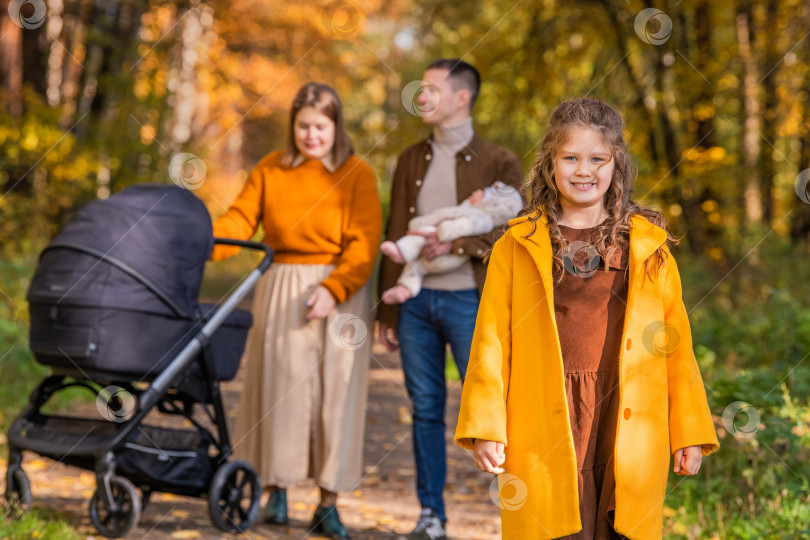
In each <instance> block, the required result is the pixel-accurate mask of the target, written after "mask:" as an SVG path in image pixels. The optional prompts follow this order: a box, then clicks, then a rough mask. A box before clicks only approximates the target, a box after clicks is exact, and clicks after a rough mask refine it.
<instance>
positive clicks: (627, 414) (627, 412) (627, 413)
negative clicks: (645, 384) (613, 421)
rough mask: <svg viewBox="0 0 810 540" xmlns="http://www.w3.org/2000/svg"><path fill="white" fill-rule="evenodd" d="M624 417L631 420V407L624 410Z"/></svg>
mask: <svg viewBox="0 0 810 540" xmlns="http://www.w3.org/2000/svg"><path fill="white" fill-rule="evenodd" d="M624 419H625V420H630V409H629V408H628V409H625V410H624Z"/></svg>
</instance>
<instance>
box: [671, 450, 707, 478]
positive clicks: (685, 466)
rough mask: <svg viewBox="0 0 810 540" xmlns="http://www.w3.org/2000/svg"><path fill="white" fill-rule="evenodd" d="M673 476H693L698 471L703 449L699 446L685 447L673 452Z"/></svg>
mask: <svg viewBox="0 0 810 540" xmlns="http://www.w3.org/2000/svg"><path fill="white" fill-rule="evenodd" d="M674 457H675V468H674V471H675V474H677V475H678V476H694V475H696V474H697V473H698V471H699V470H700V464H701V462H702V461H703V449H702V448H701V447H700V446H687V447H686V448H680V449H678V450H676V451H675V456H674Z"/></svg>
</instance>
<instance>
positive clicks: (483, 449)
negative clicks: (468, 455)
mask: <svg viewBox="0 0 810 540" xmlns="http://www.w3.org/2000/svg"><path fill="white" fill-rule="evenodd" d="M474 452H475V464H476V465H478V468H479V469H481V470H482V471H484V472H489V473H495V474H501V473H502V472H503V471H504V469H503V467H501V465H503V462H504V461H506V454H504V451H503V443H500V442H495V441H487V440H484V439H476V440H475V446H474Z"/></svg>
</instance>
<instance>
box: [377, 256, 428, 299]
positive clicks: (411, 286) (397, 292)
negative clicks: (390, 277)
mask: <svg viewBox="0 0 810 540" xmlns="http://www.w3.org/2000/svg"><path fill="white" fill-rule="evenodd" d="M422 277H423V269H422V265H421V262H415V263H408V264H406V265H405V268H404V269H403V270H402V274H400V276H399V280H397V284H396V285H394V286H393V287H391V288H390V289H388V290H387V291H385V292H383V293H382V301H383V302H384V303H386V304H401V303H403V302H404V301H406V300H409V299H411V298H413V297H414V296H416V295H417V294H419V291H421V290H422Z"/></svg>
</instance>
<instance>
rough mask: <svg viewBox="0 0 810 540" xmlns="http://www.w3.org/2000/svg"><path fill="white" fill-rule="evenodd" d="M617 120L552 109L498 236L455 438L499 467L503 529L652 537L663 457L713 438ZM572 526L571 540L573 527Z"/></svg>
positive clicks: (661, 249) (652, 220)
mask: <svg viewBox="0 0 810 540" xmlns="http://www.w3.org/2000/svg"><path fill="white" fill-rule="evenodd" d="M622 124H623V122H622V118H621V116H620V115H619V114H618V112H616V110H615V109H613V108H612V107H610V106H608V105H607V104H605V103H603V102H600V101H597V100H593V99H588V98H577V99H573V100H570V101H567V102H565V103H563V104H561V105H559V106H558V107H557V108H556V109H555V110H554V112H553V113H552V115H551V119H550V126H549V129H548V132H547V133H546V135H545V136H544V138H543V140H542V142H541V148H540V153H539V157H538V159H537V162H536V164H535V165H534V167H533V170H532V174H531V177H530V179H529V186H528V187H529V189H530V192H531V204H530V206H529V208H528V209H527V210H526V211H525V215H523V216H522V217H519V218H517V219H514V220H512V221H511V222H510V224H509V225H510V227H509V229H508V230H507V232H506V233H505V234H504V236H503V237H502V238H501V239H500V240H499V241H498V242H497V243H496V244H495V247H494V248H493V251H492V256H491V258H490V261H489V267H488V270H487V280H486V285H485V286H484V291H483V295H482V297H481V304H480V308H479V310H478V319H477V322H476V327H475V335H474V338H473V344H472V352H471V354H470V363H469V368H468V371H467V377H466V380H465V383H464V390H463V395H462V403H461V412H460V415H459V420H458V427H457V430H456V435H455V439H456V442H457V443H458V444H459V445H460V446H462V447H464V448H467V449H470V450H474V453H475V460H476V464H477V465H478V466H479V468H481V469H482V470H483V471H486V472H492V473H497V474H500V476H499V484H500V490H499V491H500V493H499V494H500V502H501V504H500V506H501V518H502V523H503V538H505V539H515V540H534V539H545V538H560V537H567V538H577V539H578V540H580V539H582V540H584V539H591V538H622V537H627V538H631V539H655V538H661V535H662V521H663V503H664V498H665V495H666V483H667V476H668V467H669V459H670V455H672V456H673V458H674V471H675V472H676V473H677V474H679V475H683V476H691V475H694V474H696V473H697V472H698V470H699V468H700V464H701V461H702V459H703V456H706V455H708V454H710V453H712V452H714V451H715V450H717V448H718V443H717V437H716V434H715V430H714V426H713V423H712V418H711V414H710V412H709V407H708V403H707V400H706V393H705V390H704V387H703V381H702V379H701V376H700V372H699V370H698V366H697V363H696V361H695V357H694V353H693V349H692V338H691V333H690V329H689V321H688V319H687V313H686V309H685V307H684V304H683V300H682V297H681V281H680V277H679V275H678V269H677V266H676V264H675V260H674V259H673V257H672V255H671V254H670V252H669V246H671V245H673V244H674V243H675V239H674V238H673V237H672V236H670V235H669V234H668V233H667V232H666V230H665V224H664V218H663V216H662V215H661V214H660V213H659V212H657V211H655V210H653V209H650V208H645V207H643V206H640V205H638V204H637V203H636V202H634V201H632V200H631V198H630V195H631V190H632V187H633V183H634V181H635V174H634V168H633V165H632V162H631V160H630V157H629V154H628V151H627V148H626V146H625V143H624V140H623V136H622V127H623V125H622ZM569 535H570V536H569Z"/></svg>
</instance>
